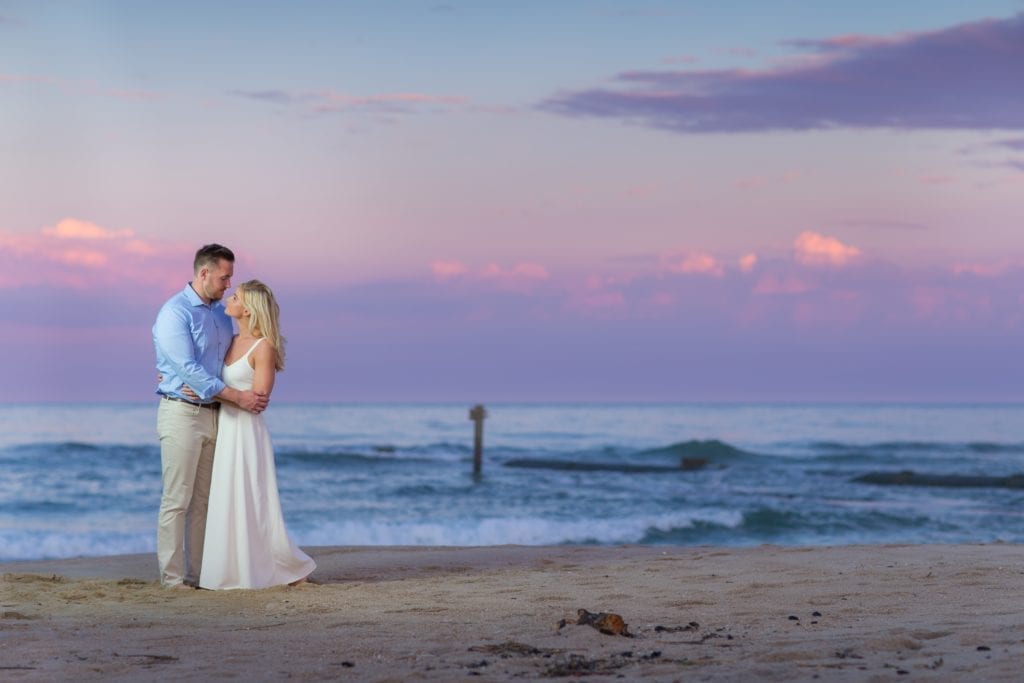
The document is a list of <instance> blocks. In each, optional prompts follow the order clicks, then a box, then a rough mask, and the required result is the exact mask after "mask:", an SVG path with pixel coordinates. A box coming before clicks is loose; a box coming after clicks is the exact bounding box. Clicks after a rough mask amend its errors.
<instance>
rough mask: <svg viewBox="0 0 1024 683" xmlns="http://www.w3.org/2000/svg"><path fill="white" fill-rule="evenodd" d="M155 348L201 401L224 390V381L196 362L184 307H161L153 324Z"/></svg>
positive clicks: (207, 399)
mask: <svg viewBox="0 0 1024 683" xmlns="http://www.w3.org/2000/svg"><path fill="white" fill-rule="evenodd" d="M153 331H154V339H155V340H156V345H157V349H158V350H159V351H160V353H161V354H163V357H164V360H165V361H166V362H167V363H168V365H170V366H171V368H172V369H173V370H174V373H175V374H176V375H177V376H178V377H179V378H180V379H181V381H183V382H184V383H185V384H187V385H188V386H189V387H191V388H192V391H194V392H196V395H198V396H199V398H201V399H202V400H203V401H209V400H210V399H212V398H213V397H214V396H216V395H217V394H219V393H220V392H222V391H224V386H225V384H224V382H222V381H221V380H220V378H218V377H214V376H213V375H211V374H210V373H209V372H207V371H206V369H205V368H203V366H202V365H200V364H199V361H198V360H197V359H196V357H195V346H194V345H193V344H192V332H191V330H190V328H189V322H188V319H187V315H186V314H185V312H184V311H181V310H180V309H179V310H175V309H173V308H165V309H163V310H161V311H160V314H159V315H158V316H157V318H156V326H155V327H154V330H153Z"/></svg>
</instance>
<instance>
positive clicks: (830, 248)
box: [793, 230, 861, 266]
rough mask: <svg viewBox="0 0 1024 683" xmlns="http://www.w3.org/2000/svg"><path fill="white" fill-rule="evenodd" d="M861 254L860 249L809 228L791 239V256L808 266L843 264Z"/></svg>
mask: <svg viewBox="0 0 1024 683" xmlns="http://www.w3.org/2000/svg"><path fill="white" fill-rule="evenodd" d="M860 255H861V251H860V249H858V248H857V247H853V246H850V245H847V244H843V243H842V242H840V241H839V240H838V239H836V238H835V237H827V236H825V235H821V234H819V233H816V232H812V231H810V230H807V231H804V232H802V233H800V234H799V235H798V236H797V238H796V240H794V241H793V257H794V258H795V259H796V260H797V262H799V263H802V264H804V265H810V266H822V265H824V266H844V265H846V264H847V263H850V262H851V261H853V260H854V259H856V258H857V257H859V256H860Z"/></svg>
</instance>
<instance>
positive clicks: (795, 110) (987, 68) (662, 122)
mask: <svg viewBox="0 0 1024 683" xmlns="http://www.w3.org/2000/svg"><path fill="white" fill-rule="evenodd" d="M790 44H795V45H797V46H799V47H802V48H805V49H808V50H810V51H811V53H812V54H810V55H804V56H803V58H801V59H797V60H794V61H792V62H790V63H788V64H786V65H784V66H778V67H775V68H770V69H764V70H760V71H754V70H719V71H632V72H626V73H622V74H619V75H618V76H617V77H616V81H617V82H618V84H619V86H620V87H611V88H595V89H589V90H579V91H570V92H566V93H563V94H560V95H557V96H555V97H552V98H550V99H548V100H546V101H544V102H542V103H541V105H540V107H541V108H542V109H544V110H546V111H550V112H554V113H558V114H563V115H567V116H593V117H603V118H615V119H620V120H624V121H629V122H633V123H639V124H641V125H647V126H653V127H657V128H664V129H667V130H671V131H674V132H679V133H705V132H753V131H768V130H814V129H830V128H837V127H851V128H878V127H882V128H944V129H992V128H1003V129H1024V94H1022V92H1024V91H1022V89H1021V74H1024V13H1022V14H1018V15H1016V16H1014V17H1010V18H1006V19H989V20H983V21H977V22H972V23H967V24H961V25H958V26H953V27H951V28H947V29H943V30H940V31H933V32H928V33H915V34H904V35H899V36H895V37H887V38H874V37H841V38H835V39H831V40H824V41H799V42H792V41H791V43H790Z"/></svg>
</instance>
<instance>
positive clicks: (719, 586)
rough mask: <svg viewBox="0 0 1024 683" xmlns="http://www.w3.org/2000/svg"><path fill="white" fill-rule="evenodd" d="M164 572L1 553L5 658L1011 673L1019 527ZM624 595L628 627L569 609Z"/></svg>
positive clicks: (234, 672) (15, 674)
mask: <svg viewBox="0 0 1024 683" xmlns="http://www.w3.org/2000/svg"><path fill="white" fill-rule="evenodd" d="M306 550H307V551H308V552H309V553H310V554H311V555H312V556H313V558H314V559H315V560H316V561H317V563H318V564H319V567H318V569H317V571H316V572H315V573H314V575H313V578H314V579H315V581H316V582H317V583H316V584H307V585H303V586H298V587H295V588H289V587H280V588H271V589H267V590H260V591H226V592H211V591H200V590H168V589H164V588H161V587H160V586H159V585H158V583H157V581H156V566H155V564H156V560H155V556H153V555H131V556H119V557H104V558H82V559H74V560H56V561H47V562H24V563H8V564H0V573H3V578H2V580H0V679H2V680H11V681H21V680H24V681H54V680H101V679H102V680H118V679H120V680H138V679H160V680H182V681H193V680H195V681H198V680H211V679H224V678H240V679H244V680H279V679H282V678H288V677H290V678H294V679H298V680H365V681H463V680H464V681H480V680H493V681H500V680H510V679H523V678H525V679H560V678H567V677H580V676H583V677H585V679H586V680H588V681H605V680H607V681H611V680H623V679H626V680H636V679H644V680H656V681H674V680H685V681H704V680H708V681H735V680H777V681H794V680H797V681H799V680H815V679H821V680H829V681H833V680H837V681H887V680H897V679H908V680H936V681H957V680H964V681H968V680H971V681H979V680H985V681H1011V680H1013V681H1016V680H1020V675H1021V674H1020V671H1021V662H1024V546H1020V545H1009V544H993V545H957V546H937V545H921V546H846V547H830V548H781V547H774V546H761V547H756V548H715V547H691V548H665V547H639V546H627V547H612V548H597V547H567V546H558V547H523V546H496V547H482V548H431V547H415V548H413V547H402V548H380V547H374V548H353V547H322V548H307V549H306ZM579 609H586V610H589V611H590V612H613V613H616V614H619V615H621V616H622V618H623V619H624V620H625V622H626V623H627V624H628V628H629V631H630V632H631V634H632V636H631V637H627V636H623V635H607V634H604V633H601V632H599V631H598V630H597V629H595V628H593V627H592V626H589V625H577V624H573V623H565V624H564V625H562V626H561V627H559V623H560V622H572V621H573V620H575V619H576V617H577V610H579Z"/></svg>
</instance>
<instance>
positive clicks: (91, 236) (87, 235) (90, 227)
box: [43, 218, 134, 240]
mask: <svg viewBox="0 0 1024 683" xmlns="http://www.w3.org/2000/svg"><path fill="white" fill-rule="evenodd" d="M43 234H44V235H51V236H53V237H56V238H57V239H83V240H109V239H116V238H119V237H131V236H132V235H133V234H134V233H133V232H132V231H131V230H109V229H107V228H104V227H102V226H99V225H96V224H95V223H90V222H89V221H81V220H78V219H76V218H65V219H64V220H62V221H60V222H59V223H57V225H54V226H50V227H46V228H43Z"/></svg>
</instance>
